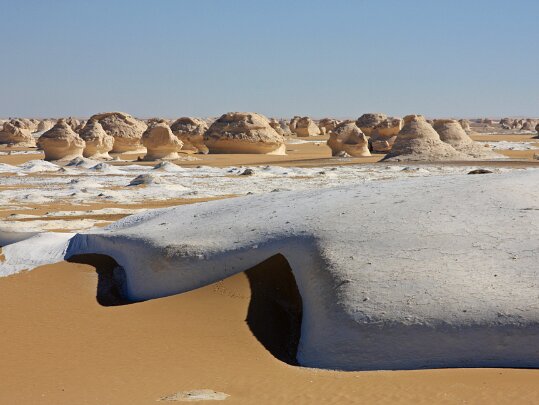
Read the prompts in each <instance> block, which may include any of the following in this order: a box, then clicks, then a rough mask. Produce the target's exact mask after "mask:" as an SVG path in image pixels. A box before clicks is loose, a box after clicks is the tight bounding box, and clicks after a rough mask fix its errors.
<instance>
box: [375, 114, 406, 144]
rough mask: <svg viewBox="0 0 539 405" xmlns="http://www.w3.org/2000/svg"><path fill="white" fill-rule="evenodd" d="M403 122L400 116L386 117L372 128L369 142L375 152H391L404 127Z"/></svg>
mask: <svg viewBox="0 0 539 405" xmlns="http://www.w3.org/2000/svg"><path fill="white" fill-rule="evenodd" d="M402 124H403V121H402V119H400V118H386V119H385V120H383V121H382V122H380V123H379V124H377V125H376V126H375V127H374V128H372V130H371V136H370V140H369V142H370V145H371V149H372V150H373V152H380V153H387V152H389V151H390V150H391V148H392V147H393V144H394V143H395V139H397V135H398V133H399V131H400V130H401V129H402Z"/></svg>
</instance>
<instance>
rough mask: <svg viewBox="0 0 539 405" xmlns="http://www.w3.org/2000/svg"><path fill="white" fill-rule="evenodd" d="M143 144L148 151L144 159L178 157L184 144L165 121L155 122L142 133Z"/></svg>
mask: <svg viewBox="0 0 539 405" xmlns="http://www.w3.org/2000/svg"><path fill="white" fill-rule="evenodd" d="M142 144H143V145H144V146H145V147H146V149H147V150H148V152H147V153H146V156H144V160H157V159H163V160H164V159H169V160H170V159H178V158H179V155H178V152H179V151H180V150H181V148H182V146H183V142H182V141H180V140H179V139H178V138H177V137H176V135H174V134H173V133H172V131H171V130H170V127H169V126H168V125H167V124H165V123H158V124H153V125H151V126H149V127H148V129H146V131H145V132H144V134H143V135H142Z"/></svg>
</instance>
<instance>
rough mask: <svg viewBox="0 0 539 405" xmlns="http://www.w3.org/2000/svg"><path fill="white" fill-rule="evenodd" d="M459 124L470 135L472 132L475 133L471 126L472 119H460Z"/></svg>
mask: <svg viewBox="0 0 539 405" xmlns="http://www.w3.org/2000/svg"><path fill="white" fill-rule="evenodd" d="M459 124H460V126H461V127H462V129H463V130H464V131H466V133H467V134H468V135H469V134H471V133H473V131H472V127H471V126H470V121H468V120H465V119H462V120H459Z"/></svg>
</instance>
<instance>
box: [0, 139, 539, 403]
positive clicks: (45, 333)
mask: <svg viewBox="0 0 539 405" xmlns="http://www.w3.org/2000/svg"><path fill="white" fill-rule="evenodd" d="M532 136H533V135H503V136H502V135H478V136H477V137H475V139H476V140H478V141H484V142H499V141H509V142H521V141H527V142H532V141H534V140H532V139H531V137H532ZM320 140H321V141H322V143H321V144H316V143H303V144H289V145H288V147H287V149H288V156H283V157H276V156H253V155H208V156H197V157H198V158H199V159H201V160H199V161H178V162H176V163H177V164H178V165H180V166H197V165H205V166H210V167H228V166H240V165H243V166H255V167H256V166H258V165H275V166H282V167H285V166H296V167H324V166H335V165H349V164H363V163H372V162H376V161H378V160H379V159H381V158H382V155H375V156H373V157H371V158H366V159H346V160H338V161H336V160H335V159H331V158H330V152H329V149H328V148H327V147H326V146H325V145H324V144H323V143H324V138H322V137H320ZM534 145H535V146H537V147H539V145H538V144H536V143H535V144H534ZM3 150H5V149H3ZM498 152H501V153H503V154H505V155H507V156H509V157H510V158H512V159H514V160H511V161H495V162H484V163H481V164H477V163H474V165H476V166H477V165H479V166H481V165H484V166H486V167H506V168H524V167H539V161H537V160H534V159H533V155H534V153H537V152H538V151H537V150H535V152H534V150H498ZM136 157H137V156H136V155H135V156H122V158H124V159H126V160H128V159H136ZM39 158H40V155H39V154H23V155H19V154H17V155H1V156H0V163H7V164H12V165H16V164H20V163H23V162H25V161H29V160H32V159H39ZM131 163H132V162H131ZM113 164H114V165H125V164H130V163H128V162H118V163H113ZM137 164H145V163H137ZM452 164H454V165H459V164H461V163H458V162H455V163H452ZM468 164H469V163H468ZM29 176H31V175H29ZM238 180H239V179H238ZM1 191H2V190H0V192H1ZM224 197H226V196H222V197H219V198H224ZM204 200H205V198H191V199H171V200H155V201H151V200H148V201H145V202H144V203H135V204H125V205H119V204H107V203H95V202H91V201H89V202H88V204H86V205H77V206H74V205H72V204H69V203H64V204H62V203H57V202H56V203H54V204H46V203H45V204H34V205H32V204H25V209H22V210H21V209H20V207H19V209H16V210H13V209H3V208H4V207H2V209H0V218H3V219H6V218H9V215H11V214H13V213H17V214H25V213H31V214H32V215H35V216H34V217H32V218H27V219H26V221H37V220H44V219H45V220H54V219H52V218H51V217H50V214H51V213H55V212H56V213H62V212H64V211H81V215H80V216H79V217H78V218H84V217H86V215H87V214H86V211H88V210H90V209H92V210H95V209H103V208H129V209H138V208H153V207H162V206H169V205H178V204H182V203H191V202H200V201H204ZM124 215H127V214H121V213H115V214H102V215H101V216H97V218H95V219H96V220H98V222H96V224H95V225H97V226H99V225H100V224H102V225H105V224H108V223H110V221H114V220H117V219H119V218H121V217H122V216H124ZM60 218H61V215H60ZM73 218H77V217H76V216H73V215H71V216H69V218H68V219H70V220H72V219H73ZM64 219H65V218H64ZM100 220H102V222H99V221H100ZM58 230H61V228H59V229H58ZM0 260H1V256H0ZM79 261H81V262H82V261H85V262H86V263H67V262H62V263H57V264H53V265H47V266H43V267H41V268H38V269H36V270H33V271H29V272H22V273H19V274H16V275H13V276H9V277H4V278H0V291H1V294H0V324H1V325H2V333H1V334H0V344H1V345H2V348H3V349H2V354H1V359H0V364H1V366H0V403H1V404H133V405H135V404H152V403H156V401H159V400H160V399H163V398H166V397H167V396H170V395H173V394H174V393H176V392H181V391H190V390H196V389H210V390H215V391H219V392H224V393H226V394H228V395H230V396H229V397H228V398H227V399H226V403H232V404H234V403H236V404H348V403H361V404H363V403H369V404H372V403H392V404H433V403H437V404H438V403H440V404H444V403H447V404H456V403H459V404H461V403H470V404H515V403H519V404H534V403H539V370H513V369H450V370H446V369H444V370H418V371H381V372H338V371H328V370H315V369H307V368H302V367H298V366H294V365H289V364H287V363H285V362H282V361H281V360H278V359H277V358H276V357H274V356H273V355H272V354H271V352H270V351H269V350H267V349H266V348H265V345H266V346H267V345H268V344H270V345H271V344H272V339H274V340H275V342H278V341H279V338H280V337H279V336H280V335H279V330H280V328H279V322H278V319H277V320H273V321H272V322H270V327H269V330H267V331H266V335H267V336H268V337H269V339H270V340H269V343H268V341H265V342H264V344H265V345H264V344H262V343H261V342H260V341H259V340H257V338H256V337H255V335H254V334H253V332H252V331H251V328H253V327H257V321H259V320H261V319H263V320H267V319H268V314H267V312H265V311H267V308H269V307H270V306H271V303H270V302H269V301H268V299H267V297H268V295H269V296H271V295H272V292H274V291H273V290H272V286H271V282H268V280H264V281H263V282H262V281H261V280H260V279H259V278H257V277H259V276H257V275H258V274H259V273H264V272H257V269H253V270H251V271H250V274H249V275H246V274H239V275H236V276H234V277H231V278H229V279H226V280H223V281H221V282H219V283H216V284H214V285H211V286H207V287H205V288H202V289H199V290H195V291H191V292H188V293H185V294H181V295H176V296H172V297H167V298H161V299H157V300H151V301H147V302H140V303H131V304H126V305H114V304H125V303H123V302H121V301H120V300H118V299H116V298H115V296H114V294H113V291H112V292H111V291H108V290H107V288H106V287H107V285H106V274H107V268H108V267H107V266H110V263H107V262H106V261H103V260H98V258H96V257H92V258H81V259H79ZM87 263H91V264H87ZM263 266H266V268H268V267H272V266H273V267H274V268H279V267H280V266H279V263H276V262H275V261H269V262H267V263H265V264H263V265H261V266H259V270H260V269H262V268H263ZM270 281H271V280H270ZM98 285H99V288H98ZM262 286H263V287H262ZM98 292H99V293H98ZM253 298H255V299H253ZM258 325H259V324H258ZM259 326H260V325H259ZM276 344H277V343H276ZM163 403H169V402H167V401H165V400H163Z"/></svg>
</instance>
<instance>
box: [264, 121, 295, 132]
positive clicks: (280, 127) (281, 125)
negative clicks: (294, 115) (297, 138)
mask: <svg viewBox="0 0 539 405" xmlns="http://www.w3.org/2000/svg"><path fill="white" fill-rule="evenodd" d="M269 124H270V126H271V127H272V128H273V129H274V130H275V132H277V133H278V134H279V135H282V136H290V135H292V131H290V127H289V123H288V122H286V121H285V120H277V119H275V118H272V119H270V120H269Z"/></svg>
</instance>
